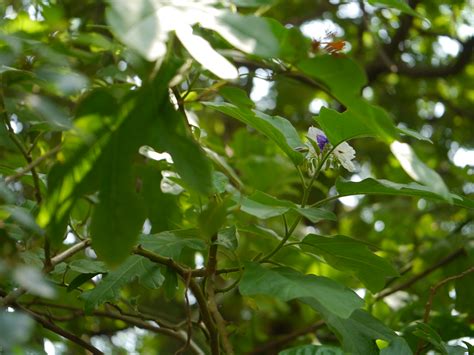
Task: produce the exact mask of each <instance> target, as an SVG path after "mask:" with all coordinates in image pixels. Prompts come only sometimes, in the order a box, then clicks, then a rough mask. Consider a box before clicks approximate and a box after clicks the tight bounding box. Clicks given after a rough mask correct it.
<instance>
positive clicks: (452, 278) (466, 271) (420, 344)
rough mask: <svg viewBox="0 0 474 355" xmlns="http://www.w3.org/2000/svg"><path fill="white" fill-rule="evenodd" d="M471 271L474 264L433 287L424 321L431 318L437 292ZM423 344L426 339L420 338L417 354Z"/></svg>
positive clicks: (426, 306) (473, 270)
mask: <svg viewBox="0 0 474 355" xmlns="http://www.w3.org/2000/svg"><path fill="white" fill-rule="evenodd" d="M471 272H474V266H471V267H470V268H469V269H467V270H464V271H463V272H461V273H460V274H457V275H453V276H450V277H447V278H445V279H444V280H441V281H440V282H438V283H437V284H436V285H434V286H432V287H431V289H430V295H429V297H428V301H426V305H425V314H424V315H423V323H425V324H427V323H428V321H429V320H430V313H431V307H432V306H433V300H434V297H435V295H436V292H438V290H439V289H440V288H441V287H443V286H444V285H446V284H447V283H448V282H451V281H454V280H457V279H460V278H462V277H464V276H466V275H468V274H470V273H471ZM423 346H424V340H423V339H421V338H420V340H419V341H418V345H417V347H416V353H415V354H416V355H418V354H420V353H421V351H422V350H423Z"/></svg>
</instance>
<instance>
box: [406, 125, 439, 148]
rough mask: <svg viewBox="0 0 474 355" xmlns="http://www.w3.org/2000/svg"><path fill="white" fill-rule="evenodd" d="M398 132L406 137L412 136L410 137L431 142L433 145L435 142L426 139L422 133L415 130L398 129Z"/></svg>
mask: <svg viewBox="0 0 474 355" xmlns="http://www.w3.org/2000/svg"><path fill="white" fill-rule="evenodd" d="M397 130H398V131H399V132H400V133H402V134H404V135H407V136H410V137H413V138H416V139H418V140H420V141H425V142H429V143H431V144H433V141H432V140H431V139H429V138H426V137H425V136H423V135H422V134H421V133H419V132H417V131H415V130H413V129H410V128H406V127H397Z"/></svg>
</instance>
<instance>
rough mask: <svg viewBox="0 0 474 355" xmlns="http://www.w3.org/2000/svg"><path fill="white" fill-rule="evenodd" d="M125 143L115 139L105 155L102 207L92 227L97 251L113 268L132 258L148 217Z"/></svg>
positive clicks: (101, 194)
mask: <svg viewBox="0 0 474 355" xmlns="http://www.w3.org/2000/svg"><path fill="white" fill-rule="evenodd" d="M124 138H125V137H124ZM124 142H126V140H122V139H120V140H119V139H115V137H114V139H113V141H112V143H111V144H110V145H109V146H108V149H107V150H106V152H105V153H104V154H103V157H102V176H101V181H102V184H101V185H100V193H99V204H98V205H97V206H95V208H94V212H93V214H92V220H91V226H90V233H91V238H92V246H93V248H94V250H95V251H96V252H97V254H98V255H99V256H100V257H101V258H102V260H104V261H106V262H109V263H111V264H118V263H120V262H121V261H122V260H124V259H125V258H126V257H127V255H129V253H130V250H131V249H132V246H133V245H134V244H135V243H136V241H137V239H138V234H139V232H140V230H141V228H142V226H143V222H144V220H145V216H146V211H145V206H144V204H143V201H142V199H141V198H140V195H139V194H138V193H137V192H136V191H135V179H134V176H133V174H132V171H131V169H130V158H129V147H128V145H127V143H124Z"/></svg>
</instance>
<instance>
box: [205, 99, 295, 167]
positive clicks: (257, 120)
mask: <svg viewBox="0 0 474 355" xmlns="http://www.w3.org/2000/svg"><path fill="white" fill-rule="evenodd" d="M204 104H205V105H206V106H208V107H211V108H213V109H215V110H217V111H220V112H222V113H224V114H226V115H228V116H231V117H234V118H236V119H238V120H239V121H241V122H243V123H245V124H247V125H249V126H251V127H253V128H255V129H256V130H257V131H259V132H260V133H263V134H264V135H266V136H267V137H268V138H269V139H271V140H272V141H274V142H275V143H276V144H277V145H278V146H279V147H280V148H281V149H282V150H283V151H284V152H285V154H286V155H287V156H288V157H289V158H290V159H291V160H292V161H293V162H294V163H295V164H300V163H301V162H302V161H303V155H302V154H301V153H299V152H297V151H296V150H295V149H297V148H301V147H302V146H303V143H302V142H301V140H300V138H299V136H298V132H296V129H295V128H294V127H293V126H292V125H291V123H290V122H289V121H288V120H286V119H285V118H283V117H279V116H268V115H266V114H264V113H263V112H260V111H257V110H250V109H248V108H245V107H237V106H235V105H232V104H229V103H213V102H204Z"/></svg>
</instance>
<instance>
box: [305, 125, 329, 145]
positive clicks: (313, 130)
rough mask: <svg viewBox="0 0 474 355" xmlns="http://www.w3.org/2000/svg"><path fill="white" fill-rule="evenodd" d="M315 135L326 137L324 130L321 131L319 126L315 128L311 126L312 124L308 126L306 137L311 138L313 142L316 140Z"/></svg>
mask: <svg viewBox="0 0 474 355" xmlns="http://www.w3.org/2000/svg"><path fill="white" fill-rule="evenodd" d="M317 136H324V137H326V135H325V134H324V132H323V131H321V130H320V129H319V128H316V127H313V126H311V127H309V129H308V134H307V135H306V137H308V138H309V139H311V140H312V141H314V142H317V140H316V138H317Z"/></svg>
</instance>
